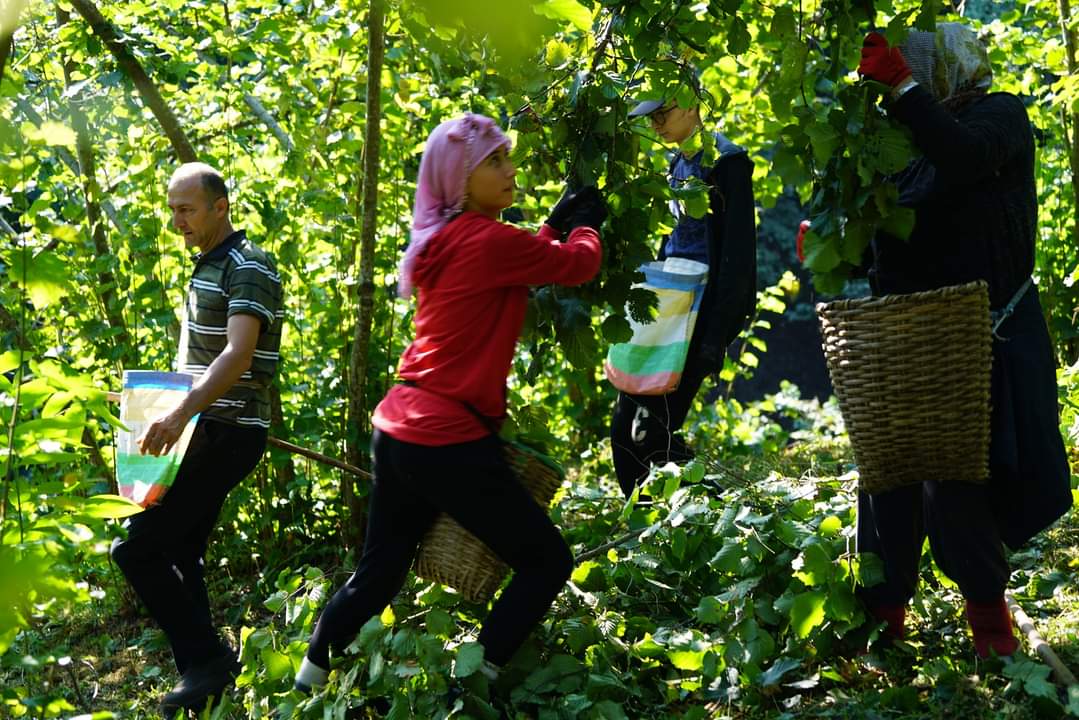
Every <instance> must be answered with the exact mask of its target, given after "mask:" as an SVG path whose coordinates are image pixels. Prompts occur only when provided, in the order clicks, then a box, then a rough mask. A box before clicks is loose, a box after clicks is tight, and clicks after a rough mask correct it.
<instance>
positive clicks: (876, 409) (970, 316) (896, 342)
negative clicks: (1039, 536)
mask: <svg viewBox="0 0 1079 720" xmlns="http://www.w3.org/2000/svg"><path fill="white" fill-rule="evenodd" d="M817 315H818V316H819V317H820V324H821V335H822V337H823V344H824V356H825V358H826V359H827V361H828V372H829V374H830V375H831V376H832V385H833V386H834V387H835V392H836V395H837V396H838V398H839V408H840V410H841V411H842V413H843V420H844V422H845V424H846V426H847V432H848V434H849V435H850V441H851V445H852V446H853V449H854V456H855V459H856V460H857V461H858V469H859V475H860V482H861V489H862V490H864V491H866V492H869V493H879V492H883V491H885V490H891V489H893V488H897V487H900V486H903V485H909V484H912V483H916V482H921V481H922V480H930V479H932V480H957V481H964V482H975V483H978V482H984V481H985V480H986V478H987V477H988V475H989V409H990V408H989V403H990V400H989V386H990V377H989V376H990V370H991V364H992V336H991V331H990V325H989V322H990V321H989V295H988V290H987V286H986V284H985V283H984V282H975V283H970V284H967V285H957V286H954V287H945V288H940V289H939V290H932V291H929V292H920V293H912V294H909V295H885V296H882V297H875V298H860V299H857V300H839V301H836V302H831V303H828V304H823V303H822V304H820V305H817Z"/></svg>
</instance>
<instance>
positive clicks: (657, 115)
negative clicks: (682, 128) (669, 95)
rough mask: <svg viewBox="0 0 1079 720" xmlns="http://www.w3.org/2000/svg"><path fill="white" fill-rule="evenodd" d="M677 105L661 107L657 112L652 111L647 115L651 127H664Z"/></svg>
mask: <svg viewBox="0 0 1079 720" xmlns="http://www.w3.org/2000/svg"><path fill="white" fill-rule="evenodd" d="M676 107H677V105H669V106H667V107H661V108H659V109H658V110H654V111H652V112H650V113H649V114H648V119H649V120H650V121H651V122H652V124H653V125H665V124H666V123H667V118H668V117H669V116H670V114H671V111H672V110H674V109H675V108H676Z"/></svg>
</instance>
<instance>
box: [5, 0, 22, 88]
mask: <svg viewBox="0 0 1079 720" xmlns="http://www.w3.org/2000/svg"><path fill="white" fill-rule="evenodd" d="M0 7H3V9H4V11H5V13H4V14H6V15H9V16H10V17H11V23H10V24H8V25H3V26H2V27H0V82H3V81H4V70H5V69H6V68H7V61H8V59H9V58H10V57H11V53H12V51H13V50H14V49H15V28H17V27H19V17H20V16H21V15H22V11H23V8H25V7H26V0H8V2H7V3H4V4H3V5H2V6H0Z"/></svg>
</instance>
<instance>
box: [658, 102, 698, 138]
mask: <svg viewBox="0 0 1079 720" xmlns="http://www.w3.org/2000/svg"><path fill="white" fill-rule="evenodd" d="M648 119H649V120H650V121H651V122H652V130H654V131H655V133H656V134H657V135H659V136H660V137H661V138H663V142H668V143H674V144H675V145H681V144H682V142H683V141H684V140H685V139H686V138H688V137H689V136H690V135H692V134H693V131H694V130H695V129H696V128H697V126H698V125H699V124H700V115H699V114H698V111H697V108H689V109H686V108H680V107H678V105H677V104H676V103H675V102H673V101H672V102H670V103H669V104H667V105H666V106H664V107H662V108H660V109H659V110H656V111H655V112H653V113H652V114H651V115H649V116H648Z"/></svg>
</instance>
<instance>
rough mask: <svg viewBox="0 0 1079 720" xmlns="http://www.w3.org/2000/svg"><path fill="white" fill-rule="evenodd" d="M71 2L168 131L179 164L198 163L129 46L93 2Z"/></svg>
mask: <svg viewBox="0 0 1079 720" xmlns="http://www.w3.org/2000/svg"><path fill="white" fill-rule="evenodd" d="M70 2H71V5H72V6H73V7H74V8H75V10H77V11H78V13H79V15H82V17H83V19H84V20H86V22H87V23H88V24H89V25H90V29H91V30H93V32H94V34H95V35H97V37H98V38H99V39H100V40H101V41H102V42H104V43H105V45H106V46H107V47H108V48H109V50H110V51H111V52H112V54H113V57H115V58H116V62H117V63H118V64H119V65H120V69H121V70H123V71H124V74H125V75H127V76H128V77H129V78H130V79H131V82H133V83H135V88H136V89H137V90H138V91H139V95H141V96H142V99H143V101H144V102H145V103H146V105H147V106H148V107H149V108H150V110H151V112H153V114H154V117H156V118H157V121H158V122H159V123H160V124H161V129H162V130H164V131H165V135H166V136H167V137H168V139H169V142H170V143H172V148H173V150H175V151H176V157H177V158H179V160H180V162H185V163H187V162H195V161H196V160H198V156H197V155H196V153H195V148H194V147H192V146H191V143H190V142H189V141H188V139H187V135H185V134H184V129H183V127H182V126H181V125H180V121H179V119H178V118H177V117H176V115H175V114H173V112H172V110H171V109H170V108H169V106H168V105H167V104H166V103H165V100H164V98H162V97H161V93H160V92H158V90H157V86H156V85H154V83H153V81H152V80H151V79H150V77H149V76H148V75H147V74H146V71H145V70H143V69H142V65H140V64H139V61H138V60H136V59H135V56H134V55H132V54H131V51H130V50H128V49H127V46H126V45H125V44H124V42H123V41H122V40H121V39H120V38H119V35H118V34H117V32H116V30H115V28H113V26H112V25H110V24H109V21H108V20H106V19H105V17H104V16H103V15H102V14H101V11H99V10H98V9H97V6H95V5H94V3H93V2H92V0H70Z"/></svg>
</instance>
